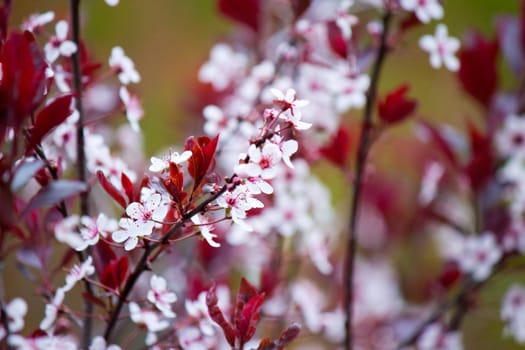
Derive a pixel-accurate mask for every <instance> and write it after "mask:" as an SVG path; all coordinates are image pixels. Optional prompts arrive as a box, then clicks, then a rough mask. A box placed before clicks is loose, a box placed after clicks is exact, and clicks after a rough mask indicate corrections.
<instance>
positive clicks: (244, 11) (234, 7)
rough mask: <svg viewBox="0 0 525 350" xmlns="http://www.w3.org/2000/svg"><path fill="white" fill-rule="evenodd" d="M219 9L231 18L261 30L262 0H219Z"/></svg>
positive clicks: (255, 29) (255, 30)
mask: <svg viewBox="0 0 525 350" xmlns="http://www.w3.org/2000/svg"><path fill="white" fill-rule="evenodd" d="M218 5H219V11H220V12H221V13H222V14H223V15H225V16H226V17H229V18H230V19H232V20H234V21H237V22H239V23H241V24H244V25H246V26H248V27H249V28H251V29H252V30H253V31H254V32H255V33H258V32H259V27H260V21H259V16H260V13H261V0H219V4H218Z"/></svg>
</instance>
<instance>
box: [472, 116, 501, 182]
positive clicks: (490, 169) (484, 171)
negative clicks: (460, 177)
mask: <svg viewBox="0 0 525 350" xmlns="http://www.w3.org/2000/svg"><path fill="white" fill-rule="evenodd" d="M468 132H469V136H470V149H471V156H470V160H469V161H468V163H467V164H466V166H465V168H464V171H465V174H466V175H467V177H468V178H469V180H470V184H471V186H472V188H473V189H474V190H476V191H477V190H480V189H481V188H482V187H483V186H485V185H486V184H487V182H488V181H489V180H490V179H491V178H492V176H493V174H494V171H495V157H494V153H493V149H492V138H491V136H490V135H489V134H488V133H487V134H483V133H481V132H480V131H479V130H478V129H476V127H475V126H474V125H473V124H472V123H470V122H469V123H468Z"/></svg>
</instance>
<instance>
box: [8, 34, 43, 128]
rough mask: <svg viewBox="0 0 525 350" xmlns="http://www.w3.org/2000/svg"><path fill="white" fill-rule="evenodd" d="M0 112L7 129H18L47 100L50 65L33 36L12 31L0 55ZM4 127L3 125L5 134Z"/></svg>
mask: <svg viewBox="0 0 525 350" xmlns="http://www.w3.org/2000/svg"><path fill="white" fill-rule="evenodd" d="M0 62H1V63H2V72H3V76H2V80H1V83H0V109H2V112H1V113H5V115H6V116H7V120H6V122H7V126H12V127H15V128H18V127H19V126H20V125H21V124H22V122H23V120H24V118H26V117H28V116H29V114H30V113H32V112H33V111H34V110H35V109H36V108H37V107H38V106H39V105H40V104H41V103H42V101H43V100H44V98H45V94H46V74H45V71H46V68H47V63H46V61H45V59H44V56H43V54H42V52H41V50H40V48H39V46H38V43H37V42H36V41H35V38H34V36H33V34H32V33H30V32H27V31H26V32H25V33H24V34H22V33H18V32H11V33H10V34H9V36H8V37H7V39H6V41H5V43H4V45H3V46H2V52H1V54H0ZM4 128H5V125H4V124H2V125H1V126H0V135H3V132H4V131H5V130H4Z"/></svg>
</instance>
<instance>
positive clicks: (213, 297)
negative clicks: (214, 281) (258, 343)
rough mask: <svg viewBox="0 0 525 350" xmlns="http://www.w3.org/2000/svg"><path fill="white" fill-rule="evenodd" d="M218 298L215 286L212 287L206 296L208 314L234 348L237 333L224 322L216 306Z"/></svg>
mask: <svg viewBox="0 0 525 350" xmlns="http://www.w3.org/2000/svg"><path fill="white" fill-rule="evenodd" d="M218 301H219V300H218V298H217V293H216V286H215V285H213V286H212V287H211V288H210V290H209V291H208V293H207V294H206V305H207V306H208V313H209V314H210V317H211V319H212V320H213V321H215V323H217V324H218V325H219V326H220V327H221V328H222V331H223V333H224V336H225V337H226V340H227V341H228V344H230V345H231V346H232V347H234V346H235V339H236V338H237V331H236V330H235V329H234V328H233V326H232V324H231V323H230V322H228V320H226V318H225V317H224V314H223V313H222V311H221V309H220V308H219V305H218Z"/></svg>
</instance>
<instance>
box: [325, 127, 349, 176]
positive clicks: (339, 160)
mask: <svg viewBox="0 0 525 350" xmlns="http://www.w3.org/2000/svg"><path fill="white" fill-rule="evenodd" d="M319 152H321V154H322V155H323V156H324V157H325V158H326V159H328V160H329V161H331V162H332V163H334V164H335V165H337V166H339V167H341V168H344V167H345V165H346V162H347V161H348V155H349V153H350V132H349V131H348V129H346V128H345V127H343V126H340V127H339V129H338V130H337V132H336V133H335V135H332V138H331V141H330V143H329V144H327V145H325V146H323V147H322V148H321V149H320V150H319Z"/></svg>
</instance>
